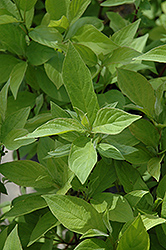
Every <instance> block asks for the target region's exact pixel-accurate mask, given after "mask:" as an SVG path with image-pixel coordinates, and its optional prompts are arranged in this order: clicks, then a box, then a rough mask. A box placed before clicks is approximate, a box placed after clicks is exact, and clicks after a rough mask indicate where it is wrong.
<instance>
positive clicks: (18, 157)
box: [16, 149, 20, 161]
mask: <svg viewBox="0 0 166 250" xmlns="http://www.w3.org/2000/svg"><path fill="white" fill-rule="evenodd" d="M16 153H17V159H18V161H20V152H19V149H17V150H16Z"/></svg>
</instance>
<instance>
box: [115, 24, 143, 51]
mask: <svg viewBox="0 0 166 250" xmlns="http://www.w3.org/2000/svg"><path fill="white" fill-rule="evenodd" d="M139 24H140V19H138V20H137V21H136V22H134V23H131V24H129V25H127V26H125V27H124V28H122V29H121V30H118V31H117V32H115V33H114V34H113V36H112V38H111V40H112V41H113V42H114V43H115V44H118V45H120V46H129V47H130V44H131V42H132V41H133V38H134V36H135V34H136V32H137V29H138V27H139Z"/></svg>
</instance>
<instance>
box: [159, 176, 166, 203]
mask: <svg viewBox="0 0 166 250" xmlns="http://www.w3.org/2000/svg"><path fill="white" fill-rule="evenodd" d="M165 192H166V175H164V176H163V178H162V179H161V180H160V182H159V185H158V187H157V197H158V198H162V199H163V198H164V196H165Z"/></svg>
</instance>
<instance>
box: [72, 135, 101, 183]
mask: <svg viewBox="0 0 166 250" xmlns="http://www.w3.org/2000/svg"><path fill="white" fill-rule="evenodd" d="M68 162H69V167H70V169H71V170H72V171H73V172H74V174H75V175H76V176H77V177H78V179H79V180H80V181H81V183H82V184H84V183H85V181H86V180H87V178H88V176H89V174H90V172H91V171H92V169H93V167H94V165H95V164H96V162H97V152H96V150H95V148H94V145H93V143H92V141H91V139H90V138H87V137H79V138H78V139H76V140H75V141H74V142H73V144H72V146H71V150H70V154H69V159H68Z"/></svg>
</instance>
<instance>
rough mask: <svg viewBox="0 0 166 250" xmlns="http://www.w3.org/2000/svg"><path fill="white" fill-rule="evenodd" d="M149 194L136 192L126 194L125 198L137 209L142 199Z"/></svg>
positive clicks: (140, 191)
mask: <svg viewBox="0 0 166 250" xmlns="http://www.w3.org/2000/svg"><path fill="white" fill-rule="evenodd" d="M147 193H148V191H144V190H134V191H131V192H129V193H128V194H126V195H125V196H124V197H125V199H126V200H127V201H128V203H129V204H130V206H131V207H135V206H136V205H137V204H138V202H139V201H140V200H141V198H142V197H143V196H144V195H145V194H147Z"/></svg>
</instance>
